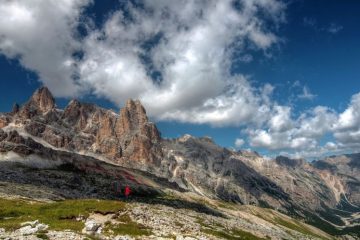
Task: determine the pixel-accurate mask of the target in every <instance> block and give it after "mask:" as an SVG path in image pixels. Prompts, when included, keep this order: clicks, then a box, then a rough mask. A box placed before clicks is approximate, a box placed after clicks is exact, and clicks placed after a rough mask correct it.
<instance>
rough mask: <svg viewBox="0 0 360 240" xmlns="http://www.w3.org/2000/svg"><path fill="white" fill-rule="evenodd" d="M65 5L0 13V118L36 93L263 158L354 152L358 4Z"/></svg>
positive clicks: (83, 0) (5, 6)
mask: <svg viewBox="0 0 360 240" xmlns="http://www.w3.org/2000/svg"><path fill="white" fill-rule="evenodd" d="M70 2H71V4H70V5H69V6H67V7H68V9H66V8H64V10H63V11H62V12H60V10H59V11H58V10H56V8H55V7H56V4H60V3H56V1H54V2H52V1H50V3H48V4H44V6H41V5H39V6H37V5H36V6H30V5H29V2H28V3H26V1H21V0H17V1H14V2H13V3H12V5H11V3H0V13H3V14H8V20H6V18H4V19H2V20H0V36H3V37H2V38H0V71H1V73H2V74H1V77H0V78H1V80H0V96H1V101H0V111H3V112H6V111H9V110H10V109H11V106H12V104H13V103H14V102H19V103H23V102H25V101H26V100H27V99H28V98H29V96H30V95H31V94H32V92H33V91H34V90H35V89H36V88H38V87H39V86H42V85H46V86H48V87H49V88H50V90H51V91H52V92H53V93H54V94H55V96H57V103H58V105H59V106H60V107H64V106H66V103H67V102H68V101H69V99H71V98H75V97H76V98H78V99H81V100H82V101H87V102H94V103H96V104H98V105H101V106H103V107H106V108H113V109H114V110H115V111H118V110H119V108H120V107H121V106H122V104H123V103H124V101H125V100H126V99H127V98H129V97H131V98H140V99H141V100H142V101H143V102H144V105H145V106H146V108H147V109H148V112H149V115H150V117H151V119H152V120H153V121H155V122H156V123H157V125H158V128H159V129H160V131H161V132H162V136H163V137H169V138H170V137H171V138H172V137H179V136H181V135H183V134H186V133H189V134H191V135H194V136H204V135H207V136H211V137H212V138H213V139H214V140H215V141H216V142H217V143H218V144H220V145H222V146H225V147H236V148H251V149H253V150H256V151H259V152H260V153H263V154H266V155H270V156H273V155H277V154H280V153H281V154H283V153H287V154H290V155H291V154H292V155H293V156H304V157H310V158H311V157H317V156H320V155H323V154H327V153H329V154H331V153H333V152H352V151H356V149H357V148H358V146H359V144H358V143H359V139H360V133H359V132H360V130H359V129H358V127H356V126H358V125H356V124H357V123H358V121H360V120H357V119H358V117H359V116H360V115H357V114H358V112H357V111H360V110H359V109H360V107H359V104H360V100H359V101H358V98H357V97H356V96H357V95H356V94H358V93H359V92H360V80H359V79H360V66H359V60H358V59H359V57H360V45H359V42H360V25H359V24H358V23H359V22H360V15H359V14H358V11H359V9H360V2H359V1H356V0H346V1H335V0H317V1H310V0H307V1H305V0H303V1H301V0H298V1H297V0H294V1H276V0H266V1H256V0H254V1H251V2H254V3H253V5H251V6H247V5H246V4H244V1H237V2H236V1H224V3H221V4H223V6H220V5H221V4H220V3H218V5H219V6H215V5H216V4H215V3H214V2H211V1H209V3H201V4H200V3H196V4H195V3H192V1H188V2H186V4H185V5H186V6H184V7H183V9H180V8H179V7H178V6H176V4H175V2H173V3H172V2H171V1H168V2H167V3H166V1H153V2H152V3H149V2H148V1H145V3H141V2H140V1H117V0H111V1H110V0H108V1H105V2H104V1H94V2H91V1H87V0H79V1H75V0H73V1H70ZM198 2H200V1H198ZM248 2H250V1H248ZM260 2H261V3H260ZM227 3H228V4H227ZM30 4H31V3H30ZM226 4H227V5H226ZM236 4H238V6H240V7H239V9H238V11H237V10H236V8H235V6H237V5H236ZM187 7H188V9H190V10H189V11H187V12H185V10H184V9H187ZM220 8H222V9H225V10H224V11H225V12H226V13H228V14H225V15H229V16H233V18H230V17H225V16H224V12H220V10H218V9H220ZM247 8H248V9H247ZM254 8H255V10H253V9H254ZM234 9H235V10H234ZM246 11H248V12H246ZM157 12H159V13H161V14H159V15H157ZM245 12H246V13H247V14H245ZM20 13H21V14H20ZM164 13H167V14H169V16H166V14H165V15H164ZM47 14H49V15H47ZM34 16H35V17H34ZM45 16H46V17H45ZM49 16H54V19H53V20H52V19H51V17H50V19H49ZM173 16H176V17H173ZM184 16H185V17H184ZM42 17H44V19H47V20H46V21H49V26H46V24H44V21H45V20H44V19H42ZM57 17H59V19H64V18H65V19H67V20H68V22H69V21H70V22H72V23H73V24H72V25H69V24H68V22H65V21H64V22H63V23H62V22H61V20H60V23H59V20H58V19H57ZM182 17H184V19H182ZM26 18H29V19H26ZM243 19H245V20H243ZM11 21H13V22H11ZM52 21H54V22H52ZM244 21H245V22H244ZM29 22H30V23H29ZM31 23H34V25H31ZM145 23H149V24H148V25H146V24H145ZM11 24H14V27H16V24H18V27H23V28H22V29H24V33H23V35H22V34H19V33H14V32H12V30H11V29H9V28H8V27H7V25H11ZM50 24H55V27H51V25H50ZM61 24H63V25H61ZM219 26H221V27H220V28H219ZM249 26H251V27H249ZM32 27H33V28H34V29H35V31H32ZM179 29H180V30H179ZM244 29H247V30H246V31H247V32H246V33H244ZM27 30H29V33H27ZM209 31H213V32H215V33H214V34H212V33H209ZM217 31H218V32H217ZM33 32H35V33H36V35H35V34H33ZM26 34H27V35H26ZM59 34H61V36H62V37H61V38H59V37H57V36H59ZM201 34H204V36H202V35H201ZM197 37H199V38H200V40H201V41H200V40H199V42H196V41H195V40H196V39H197ZM27 38H29V40H28V42H27V40H26V39H27ZM44 38H45V39H44ZM193 39H195V40H194V41H193ZM42 41H44V42H43V46H41V42H42ZM9 43H11V44H10V45H9ZM35 45H36V46H35ZM37 45H39V46H37ZM144 46H145V47H144ZM234 46H235V47H234ZM59 49H60V50H59ZM79 52H80V53H81V54H80V55H81V57H80V58H75V57H74V55H76V54H74V53H79ZM207 52H209V53H207ZM47 55H48V56H47ZM43 56H44V57H43ZM209 56H210V58H209ZM179 59H180V60H179ZM183 59H185V60H183ZM69 62H70V63H69ZM94 64H95V66H96V67H94ZM59 65H60V66H62V67H61V68H60V67H59ZM209 66H210V67H209ZM104 69H105V70H104ZM203 72H205V73H203ZM74 76H75V77H74ZM134 82H135V83H134ZM231 89H233V90H231ZM264 89H267V90H268V92H267V93H266V94H265V92H266V91H265V90H264ZM247 94H249V96H248V95H247ZM359 99H360V98H359ZM218 109H221V111H220V110H218ZM243 109H245V110H243ZM259 109H264V110H261V111H259ZM237 111H238V112H239V114H237ZM319 119H320V120H319ZM322 121H323V123H322ZM304 126H309V127H308V128H312V129H310V130H312V131H310V130H309V129H305V127H304ZM319 126H321V127H319ZM325 126H326V127H325ZM320 128H321V131H316V130H318V129H320ZM236 139H238V143H242V144H238V146H235V141H236ZM239 139H241V140H239ZM284 142H289V144H286V143H284ZM307 153H310V154H308V155H307Z"/></svg>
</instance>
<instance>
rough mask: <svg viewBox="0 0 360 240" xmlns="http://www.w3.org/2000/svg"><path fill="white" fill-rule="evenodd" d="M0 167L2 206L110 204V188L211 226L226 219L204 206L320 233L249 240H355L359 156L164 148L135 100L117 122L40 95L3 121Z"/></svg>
mask: <svg viewBox="0 0 360 240" xmlns="http://www.w3.org/2000/svg"><path fill="white" fill-rule="evenodd" d="M0 165H1V166H0V196H2V197H4V196H5V197H9V196H12V197H14V196H16V197H20V198H26V199H36V200H38V201H43V200H44V201H58V200H64V199H92V198H96V199H111V200H116V199H119V198H120V194H119V192H120V191H117V189H123V188H124V187H125V186H130V187H131V190H132V197H133V198H134V199H136V200H137V201H139V202H145V203H149V202H152V203H156V204H162V205H169V206H171V207H175V208H180V209H181V208H189V206H190V208H191V209H195V210H196V211H200V212H201V213H204V214H210V215H211V216H215V217H221V216H223V215H224V214H225V215H226V214H227V211H226V210H224V208H221V207H218V208H214V207H212V206H213V205H212V204H211V203H214V202H215V203H217V204H218V205H219V204H220V205H221V204H223V205H224V206H228V207H229V206H231V207H230V209H231V208H234V207H235V208H236V209H237V208H239V207H240V208H241V207H244V206H247V208H246V211H247V212H249V211H250V210H249V209H251V213H252V214H253V215H256V216H257V215H259V214H260V215H261V214H262V212H264V216H265V215H266V214H269V212H268V211H271V214H270V215H271V216H270V217H269V218H272V219H278V218H280V217H279V216H281V219H282V218H285V216H287V217H290V218H291V219H294V221H295V220H296V221H299V222H300V223H299V224H304V226H305V224H306V226H307V228H308V229H310V228H311V229H312V230H311V231H315V232H316V231H318V232H316V234H317V235H316V234H315V235H316V236H315V237H314V235H312V237H311V236H307V235H306V234H305V235H299V236H297V235H296V234H295V235H294V234H293V235H281V234H279V233H274V232H267V233H266V234H265V233H264V232H266V231H265V230H264V229H266V228H264V229H263V228H260V227H258V228H257V230H254V229H253V230H251V229H250V228H247V231H249V232H251V234H253V235H254V237H255V236H256V237H259V238H260V237H268V238H270V239H281V238H283V239H284V238H285V239H291V238H293V239H305V236H307V237H308V238H309V239H313V238H315V239H316V238H324V239H332V238H335V237H336V238H344V239H357V238H360V234H359V233H360V154H356V153H354V154H348V155H340V156H330V157H326V158H324V159H319V160H315V161H312V162H309V161H306V160H304V159H291V158H288V157H285V156H278V157H276V158H275V159H267V158H264V157H262V156H260V155H259V154H258V153H256V152H252V151H249V150H239V151H235V150H232V149H227V148H224V147H221V146H218V145H217V144H216V143H215V142H214V141H213V140H212V139H211V138H210V137H201V138H197V137H193V136H190V135H184V136H182V137H180V138H176V139H166V138H162V137H161V133H160V132H159V130H158V129H157V127H156V125H155V124H154V123H152V122H150V121H149V119H148V117H147V115H146V110H145V108H144V107H143V106H142V104H141V102H140V101H138V100H135V101H134V100H128V101H127V102H126V104H125V106H124V107H123V108H122V109H121V110H120V113H119V114H118V113H115V112H114V111H112V110H107V109H104V108H101V107H98V106H96V105H94V104H88V103H82V102H80V101H78V100H72V101H70V103H69V104H68V105H67V106H66V107H65V109H63V110H62V109H58V108H57V106H56V103H55V99H54V97H53V96H52V94H51V92H50V91H49V90H48V89H47V88H46V87H42V88H40V89H38V90H36V92H35V93H34V94H33V95H32V96H31V98H30V99H29V100H28V101H27V102H26V103H25V104H23V105H21V106H20V105H18V104H14V107H13V110H12V111H11V112H9V113H2V114H0ZM20 186H21V187H20ZM24 186H25V187H24ZM159 196H160V197H161V199H162V201H159V202H158V199H159ZM163 196H168V197H169V196H171V199H172V200H173V201H170V200H169V199H166V200H164V198H163ZM190 196H191V197H190ZM170 203H171V204H170ZM228 210H229V208H228ZM243 210H244V208H242V211H243ZM169 211H170V210H169ZM179 211H180V210H179ZM255 212H256V214H255ZM277 214H279V216H278V215H277ZM0 215H1V211H0ZM274 216H275V217H274ZM276 216H277V217H276ZM258 217H259V216H258ZM241 218H242V215H241V214H240V215H238V216H237V218H235V220H234V221H236V219H237V221H240V220H239V219H241ZM269 218H267V219H265V221H266V222H267V223H268V224H269V226H272V225H271V224H273V223H271V221H270V220H269ZM0 219H1V218H0ZM263 220H264V219H263ZM248 221H250V222H251V220H248ZM283 221H284V220H283ZM289 221H290V220H289ZM291 221H292V220H291ZM240 222H241V221H240ZM269 222H270V223H269ZM253 224H254V225H256V226H257V225H258V224H259V223H258V222H257V220H256V221H253ZM265 225H266V223H265ZM275 225H276V224H275ZM278 225H279V224H278ZM280 225H281V226H282V228H284V227H285V228H289V229H290V230H291V231H294V232H300V233H299V234H304V232H303V231H300V230H299V229H296V228H295V229H294V227H289V226H286V224H280ZM310 225H311V226H313V227H311V226H310ZM0 227H1V224H0ZM313 228H314V229H315V228H316V229H317V230H313ZM285 232H286V231H285ZM284 234H286V233H284ZM215 235H216V234H215ZM215 235H214V234H213V236H215ZM240 235H241V234H240ZM216 236H217V237H218V238H220V239H221V238H225V239H250V238H227V237H226V235H223V236H219V235H216ZM228 236H233V235H232V234H228ZM319 236H320V237H319ZM218 238H214V239H218ZM205 239H206V238H205ZM209 239H211V237H210V238H209Z"/></svg>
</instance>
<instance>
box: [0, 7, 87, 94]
mask: <svg viewBox="0 0 360 240" xmlns="http://www.w3.org/2000/svg"><path fill="white" fill-rule="evenodd" d="M88 3H89V1H88V0H77V1H75V0H49V1H38V0H4V1H1V3H0V16H1V18H0V53H1V54H4V55H5V56H7V57H9V58H18V59H19V60H20V63H21V64H22V65H23V66H24V67H25V68H27V69H29V70H32V71H34V72H36V73H37V74H38V75H39V78H40V79H41V81H43V82H44V83H45V84H46V85H48V86H49V87H50V88H51V90H52V91H53V92H54V93H55V94H56V95H57V96H71V95H73V94H75V92H77V91H78V89H79V85H78V84H77V83H76V81H75V80H74V77H73V73H74V66H73V65H72V64H71V61H72V60H71V59H72V53H73V52H74V51H76V49H77V48H78V47H79V43H78V42H77V41H76V40H75V39H74V28H75V27H76V23H77V22H78V21H79V17H80V14H81V12H82V9H83V7H84V6H86V5H87V4H88Z"/></svg>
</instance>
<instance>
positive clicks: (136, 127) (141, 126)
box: [116, 99, 160, 141]
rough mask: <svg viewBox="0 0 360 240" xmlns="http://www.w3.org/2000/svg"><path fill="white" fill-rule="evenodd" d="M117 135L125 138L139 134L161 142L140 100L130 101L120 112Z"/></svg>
mask: <svg viewBox="0 0 360 240" xmlns="http://www.w3.org/2000/svg"><path fill="white" fill-rule="evenodd" d="M116 129H117V134H118V135H119V136H125V135H127V134H129V133H134V132H139V133H140V135H145V136H147V137H149V138H151V139H153V140H156V141H158V140H160V133H159V131H158V130H157V128H156V126H155V125H154V124H153V123H150V122H149V119H148V117H147V115H146V111H145V108H144V107H143V105H142V104H141V102H140V101H139V100H135V101H134V100H132V99H129V100H128V101H127V102H126V104H125V106H124V107H123V108H122V109H121V110H120V117H119V121H118V122H117V124H116Z"/></svg>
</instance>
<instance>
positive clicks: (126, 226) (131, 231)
mask: <svg viewBox="0 0 360 240" xmlns="http://www.w3.org/2000/svg"><path fill="white" fill-rule="evenodd" d="M117 220H119V221H120V223H116V224H113V223H111V222H106V223H105V226H104V233H105V234H107V235H129V236H149V235H151V234H152V232H151V229H149V228H147V227H145V226H143V225H141V224H138V223H136V222H134V221H132V220H131V218H130V217H129V216H128V215H126V214H125V215H121V216H120V217H119V218H118V219H117Z"/></svg>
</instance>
